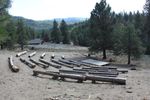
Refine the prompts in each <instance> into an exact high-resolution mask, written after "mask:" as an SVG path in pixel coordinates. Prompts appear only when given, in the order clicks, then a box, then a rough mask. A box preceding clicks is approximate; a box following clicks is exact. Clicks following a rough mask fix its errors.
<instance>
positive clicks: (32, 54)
mask: <svg viewBox="0 0 150 100" xmlns="http://www.w3.org/2000/svg"><path fill="white" fill-rule="evenodd" d="M34 55H36V52H33V53H31V54H30V55H29V56H28V57H29V58H31V57H33V56H34Z"/></svg>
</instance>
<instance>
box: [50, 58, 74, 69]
mask: <svg viewBox="0 0 150 100" xmlns="http://www.w3.org/2000/svg"><path fill="white" fill-rule="evenodd" d="M51 61H52V62H54V63H56V64H59V65H62V66H65V67H68V68H73V67H74V66H72V65H68V64H65V63H62V62H59V61H57V60H55V59H51Z"/></svg>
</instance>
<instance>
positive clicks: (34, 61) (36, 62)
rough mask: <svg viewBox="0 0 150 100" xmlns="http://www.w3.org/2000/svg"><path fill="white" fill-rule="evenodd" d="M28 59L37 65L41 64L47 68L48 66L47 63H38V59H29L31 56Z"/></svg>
mask: <svg viewBox="0 0 150 100" xmlns="http://www.w3.org/2000/svg"><path fill="white" fill-rule="evenodd" d="M30 61H31V62H33V63H35V64H36V65H38V66H41V67H42V68H48V67H49V65H47V64H43V63H40V62H38V61H36V60H34V59H31V58H30Z"/></svg>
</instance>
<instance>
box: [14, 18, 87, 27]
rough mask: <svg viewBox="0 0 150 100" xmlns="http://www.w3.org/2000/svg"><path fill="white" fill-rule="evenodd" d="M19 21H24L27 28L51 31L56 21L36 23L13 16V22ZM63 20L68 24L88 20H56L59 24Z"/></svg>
mask: <svg viewBox="0 0 150 100" xmlns="http://www.w3.org/2000/svg"><path fill="white" fill-rule="evenodd" d="M18 19H22V20H23V21H24V23H25V25H26V26H29V27H31V28H34V29H35V30H42V29H51V28H52V27H53V21H54V19H51V20H39V21H35V20H32V19H26V18H23V17H20V16H12V20H13V21H15V22H16V21H17V20H18ZM63 19H64V20H65V21H66V23H67V24H74V23H79V22H82V21H85V20H86V19H87V18H77V17H70V18H56V19H55V20H56V21H57V22H58V23H60V22H61V21H62V20H63Z"/></svg>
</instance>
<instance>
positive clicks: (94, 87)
mask: <svg viewBox="0 0 150 100" xmlns="http://www.w3.org/2000/svg"><path fill="white" fill-rule="evenodd" d="M31 52H33V51H29V53H27V55H24V56H23V58H25V59H27V60H28V55H29V54H30V53H31ZM42 53H43V51H37V55H36V56H35V57H33V58H34V59H37V60H38V58H39V57H40V55H41V54H42ZM46 53H47V55H46V57H45V59H46V60H50V56H51V55H52V54H55V56H56V58H60V57H61V56H62V55H64V56H65V57H66V58H72V57H83V55H84V53H83V52H77V51H73V52H49V51H47V52H46ZM16 54H17V51H7V50H3V51H0V100H150V57H149V56H143V57H142V58H141V59H140V60H137V61H134V64H137V65H138V68H137V70H129V72H128V73H127V74H122V75H120V76H119V77H125V78H127V84H126V85H116V84H112V83H104V82H97V83H96V84H92V83H91V82H90V81H88V82H84V83H77V82H76V81H74V80H66V81H60V80H52V79H51V77H50V76H43V75H41V76H40V77H35V76H32V74H33V72H32V71H33V69H31V68H29V67H28V66H27V65H25V64H23V63H21V62H20V60H19V58H16V57H15V55H16ZM10 55H12V56H13V58H14V64H15V65H16V66H18V67H19V68H20V71H19V72H18V73H14V72H12V71H11V70H10V68H9V66H8V57H9V56H10ZM121 59H122V60H123V59H125V57H119V58H118V57H116V58H115V60H116V61H118V63H119V62H121V63H123V61H122V60H121ZM124 63H125V61H124ZM35 69H37V70H55V69H54V68H52V67H49V68H48V69H43V68H40V67H38V66H37V67H36V68H35Z"/></svg>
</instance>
